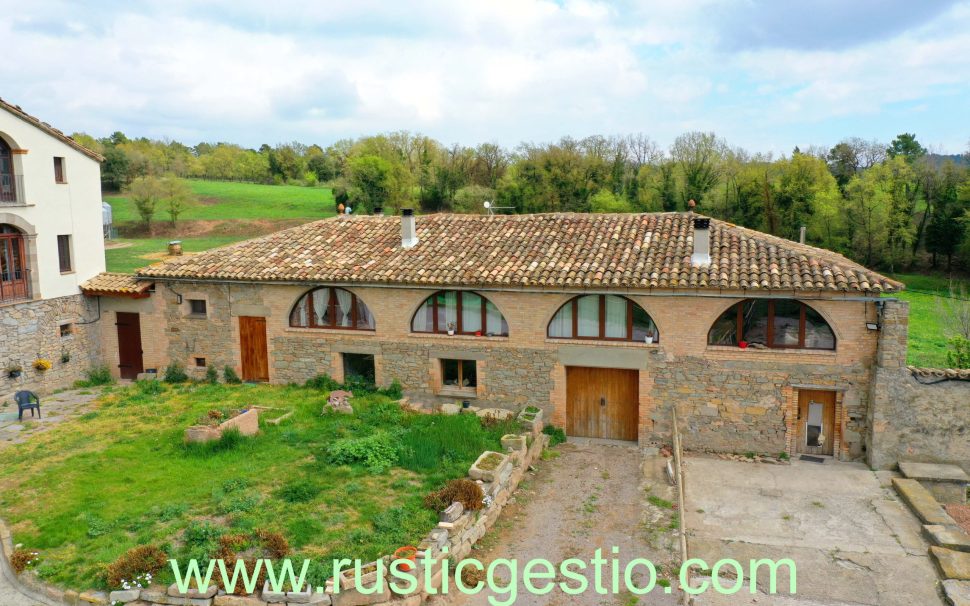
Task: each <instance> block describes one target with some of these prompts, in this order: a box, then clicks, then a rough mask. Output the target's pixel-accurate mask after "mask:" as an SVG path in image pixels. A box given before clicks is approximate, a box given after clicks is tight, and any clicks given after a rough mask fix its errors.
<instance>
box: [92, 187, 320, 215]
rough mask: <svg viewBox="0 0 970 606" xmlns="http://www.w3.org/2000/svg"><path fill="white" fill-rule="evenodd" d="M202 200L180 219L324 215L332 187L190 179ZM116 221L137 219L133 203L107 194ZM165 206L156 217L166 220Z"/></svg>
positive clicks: (196, 193) (122, 197)
mask: <svg viewBox="0 0 970 606" xmlns="http://www.w3.org/2000/svg"><path fill="white" fill-rule="evenodd" d="M188 183H189V185H190V186H191V187H192V191H193V192H195V195H196V196H197V197H198V199H199V203H198V204H196V205H194V206H192V207H190V208H188V209H187V210H186V211H185V212H184V213H183V214H182V216H181V217H180V218H179V220H180V221H215V220H223V221H225V220H231V221H242V220H247V219H271V220H279V219H322V218H324V217H330V216H333V215H334V214H335V213H336V211H335V209H334V200H333V191H332V190H331V189H329V188H325V187H300V186H297V185H260V184H257V183H233V182H226V181H200V180H197V179H189V180H188ZM104 199H105V201H107V202H108V203H109V204H111V210H112V214H113V217H112V219H113V221H114V222H115V224H116V225H117V224H120V223H127V222H137V221H138V220H139V219H138V212H137V210H136V209H135V205H134V203H132V202H131V200H129V199H128V198H126V197H124V196H120V195H119V196H105V198H104ZM167 218H168V216H167V215H166V214H165V213H164V209H161V208H160V209H158V212H157V213H156V220H157V221H159V222H162V221H165V220H166V219H167Z"/></svg>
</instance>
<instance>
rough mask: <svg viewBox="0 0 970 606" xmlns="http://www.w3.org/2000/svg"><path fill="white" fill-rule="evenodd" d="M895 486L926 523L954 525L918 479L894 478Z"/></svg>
mask: <svg viewBox="0 0 970 606" xmlns="http://www.w3.org/2000/svg"><path fill="white" fill-rule="evenodd" d="M893 488H895V489H896V492H897V493H899V496H900V497H902V499H903V501H905V502H906V504H907V505H909V507H910V509H912V510H913V513H915V514H916V517H918V518H919V519H920V520H921V521H922V522H923V523H924V524H934V525H942V526H952V525H955V524H956V523H955V522H954V521H953V518H951V517H950V516H949V515H947V513H946V512H945V511H943V508H942V507H940V504H939V503H938V502H937V501H936V499H934V498H933V495H932V494H930V492H929V491H928V490H926V489H925V488H923V486H922V485H920V483H919V482H918V481H916V480H910V479H907V478H893Z"/></svg>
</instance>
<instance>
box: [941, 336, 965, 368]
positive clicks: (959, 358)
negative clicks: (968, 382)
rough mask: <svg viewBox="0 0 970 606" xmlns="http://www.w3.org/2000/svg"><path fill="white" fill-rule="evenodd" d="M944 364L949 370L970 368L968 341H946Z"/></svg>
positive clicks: (963, 338)
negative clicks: (948, 349)
mask: <svg viewBox="0 0 970 606" xmlns="http://www.w3.org/2000/svg"><path fill="white" fill-rule="evenodd" d="M947 344H948V345H949V346H950V351H948V352H946V364H947V366H949V367H950V368H970V339H967V338H965V337H953V338H952V339H950V340H948V341H947Z"/></svg>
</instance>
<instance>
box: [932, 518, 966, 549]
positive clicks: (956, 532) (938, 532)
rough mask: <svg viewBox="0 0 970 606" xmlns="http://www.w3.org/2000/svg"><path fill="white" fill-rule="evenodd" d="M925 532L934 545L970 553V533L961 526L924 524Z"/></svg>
mask: <svg viewBox="0 0 970 606" xmlns="http://www.w3.org/2000/svg"><path fill="white" fill-rule="evenodd" d="M923 534H924V535H925V536H926V538H927V539H929V541H930V542H931V543H933V544H934V545H939V546H940V547H945V548H947V549H952V550H954V551H965V552H968V553H970V535H968V534H967V533H966V532H964V530H963V529H962V528H960V527H959V526H939V525H936V524H924V525H923Z"/></svg>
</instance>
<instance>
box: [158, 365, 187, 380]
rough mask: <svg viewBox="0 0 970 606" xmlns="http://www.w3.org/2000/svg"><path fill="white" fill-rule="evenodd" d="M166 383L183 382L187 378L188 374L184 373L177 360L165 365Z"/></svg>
mask: <svg viewBox="0 0 970 606" xmlns="http://www.w3.org/2000/svg"><path fill="white" fill-rule="evenodd" d="M163 380H164V381H165V382H166V383H185V382H186V381H188V380H189V375H187V374H185V368H184V367H183V366H182V365H181V364H179V363H178V362H172V363H171V364H169V365H168V366H166V367H165V377H164V379H163Z"/></svg>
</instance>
